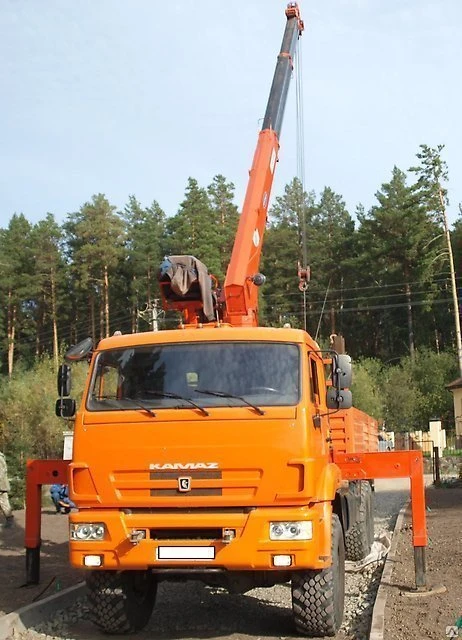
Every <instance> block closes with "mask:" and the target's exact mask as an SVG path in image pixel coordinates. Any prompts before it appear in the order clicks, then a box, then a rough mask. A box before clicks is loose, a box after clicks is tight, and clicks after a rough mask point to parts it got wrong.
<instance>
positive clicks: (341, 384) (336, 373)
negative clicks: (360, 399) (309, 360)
mask: <svg viewBox="0 0 462 640" xmlns="http://www.w3.org/2000/svg"><path fill="white" fill-rule="evenodd" d="M352 377H353V376H352V370H351V358H350V356H347V355H345V354H337V355H335V356H334V357H333V358H332V385H333V386H334V387H336V388H337V389H349V388H350V387H351V382H352Z"/></svg>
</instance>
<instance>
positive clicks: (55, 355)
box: [50, 268, 59, 369]
mask: <svg viewBox="0 0 462 640" xmlns="http://www.w3.org/2000/svg"><path fill="white" fill-rule="evenodd" d="M50 283H51V322H52V325H53V360H54V362H55V367H56V369H58V365H59V353H58V321H57V317H56V315H57V314H56V279H55V271H54V269H53V268H52V269H51V270H50Z"/></svg>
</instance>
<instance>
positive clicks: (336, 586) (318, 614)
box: [292, 515, 345, 637]
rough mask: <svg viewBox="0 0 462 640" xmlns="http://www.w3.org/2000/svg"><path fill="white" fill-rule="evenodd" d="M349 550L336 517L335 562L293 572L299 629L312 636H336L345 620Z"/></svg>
mask: <svg viewBox="0 0 462 640" xmlns="http://www.w3.org/2000/svg"><path fill="white" fill-rule="evenodd" d="M344 600H345V549H344V546H343V531H342V525H341V524H340V520H339V519H338V517H337V516H336V515H333V516H332V565H331V566H330V567H328V568H327V569H318V570H314V569H311V570H306V571H297V572H294V573H293V574H292V611H293V616H294V622H295V627H296V629H297V631H298V632H299V633H300V634H302V635H304V636H309V637H316V636H318V637H319V636H321V637H325V636H335V634H336V633H337V631H338V630H339V629H340V625H341V624H342V620H343V606H344Z"/></svg>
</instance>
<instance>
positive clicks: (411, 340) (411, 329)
mask: <svg viewBox="0 0 462 640" xmlns="http://www.w3.org/2000/svg"><path fill="white" fill-rule="evenodd" d="M406 301H407V330H408V339H409V355H410V356H411V360H414V356H415V344H414V324H413V320H412V296H411V286H410V284H409V282H406Z"/></svg>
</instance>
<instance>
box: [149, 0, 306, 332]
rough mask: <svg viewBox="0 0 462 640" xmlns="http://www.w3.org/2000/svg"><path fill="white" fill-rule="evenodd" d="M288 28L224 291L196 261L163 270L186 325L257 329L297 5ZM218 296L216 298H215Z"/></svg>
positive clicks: (166, 264)
mask: <svg viewBox="0 0 462 640" xmlns="http://www.w3.org/2000/svg"><path fill="white" fill-rule="evenodd" d="M286 17H287V23H286V27H285V31H284V36H283V38H282V45H281V51H280V53H279V56H278V59H277V64H276V70H275V72H274V77H273V83H272V85H271V91H270V95H269V98H268V104H267V107H266V113H265V118H264V120H263V126H262V129H261V131H260V133H259V136H258V142H257V148H256V150H255V155H254V158H253V164H252V168H251V169H250V176H249V182H248V185H247V192H246V196H245V199H244V206H243V208H242V213H241V217H240V220H239V225H238V229H237V233H236V237H235V240H234V246H233V251H232V255H231V260H230V263H229V265H228V270H227V274H226V279H225V283H224V287H223V289H222V290H221V292H220V289H219V288H218V287H217V286H216V281H215V282H214V285H212V279H211V277H210V276H209V275H208V271H207V267H206V266H205V265H204V264H203V263H202V262H200V260H197V258H195V257H194V256H187V255H180V256H166V257H165V259H164V261H163V263H162V264H161V266H160V272H159V282H160V287H161V296H162V304H163V308H164V309H166V310H168V309H175V310H177V311H180V312H181V313H182V314H183V319H184V321H185V324H186V325H197V324H199V323H200V324H202V323H203V322H205V323H208V322H214V321H215V320H219V321H224V322H225V323H228V324H231V325H234V326H257V324H258V314H257V312H258V287H259V286H260V285H261V284H263V282H264V281H265V277H264V276H263V275H262V274H260V273H259V272H258V269H259V266H260V256H261V250H262V242H263V234H264V231H265V225H266V220H267V210H268V204H269V198H270V193H271V187H272V186H273V180H274V171H275V168H276V162H277V159H278V151H279V136H280V133H281V126H282V120H283V117H284V109H285V106H286V102H287V93H288V90H289V84H290V78H291V75H292V69H293V57H294V54H295V47H296V45H297V41H298V38H299V37H300V35H301V33H302V31H303V21H302V20H301V18H300V11H299V8H298V4H297V3H296V2H290V3H289V4H288V5H287V9H286ZM218 292H220V293H219V295H217V293H218Z"/></svg>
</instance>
